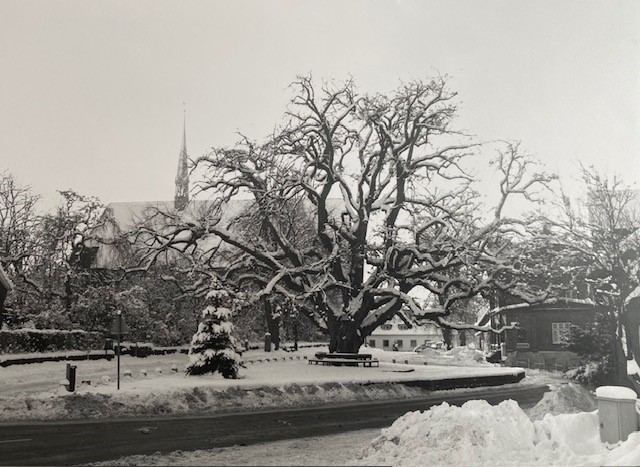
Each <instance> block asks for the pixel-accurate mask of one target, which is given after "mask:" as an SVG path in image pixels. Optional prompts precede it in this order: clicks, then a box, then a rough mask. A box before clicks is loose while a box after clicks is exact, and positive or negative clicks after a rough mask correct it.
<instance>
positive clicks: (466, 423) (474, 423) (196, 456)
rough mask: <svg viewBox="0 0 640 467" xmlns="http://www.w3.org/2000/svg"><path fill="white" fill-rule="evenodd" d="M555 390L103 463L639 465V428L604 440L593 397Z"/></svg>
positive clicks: (570, 387) (577, 390) (574, 389)
mask: <svg viewBox="0 0 640 467" xmlns="http://www.w3.org/2000/svg"><path fill="white" fill-rule="evenodd" d="M553 389H554V390H553V391H552V392H548V393H546V394H545V396H544V397H543V399H542V400H541V401H540V402H539V403H538V404H537V405H536V406H535V407H533V408H532V409H529V410H527V411H526V413H525V411H523V410H522V409H521V408H520V407H519V406H518V404H517V403H516V402H514V401H505V402H503V403H501V404H500V405H498V406H490V405H489V404H487V403H486V402H484V401H470V402H468V403H466V404H464V405H463V406H462V407H452V406H449V405H448V404H446V403H445V404H441V405H439V406H435V407H432V408H431V409H429V410H426V411H423V412H409V413H407V414H405V415H404V416H402V417H400V418H399V419H398V420H396V421H395V422H394V423H393V424H392V425H391V427H389V428H385V429H382V430H363V431H356V432H352V433H345V434H339V435H330V436H324V437H320V438H318V437H315V438H304V439H297V440H288V441H278V442H273V443H263V444H257V445H253V446H232V447H228V448H217V449H211V450H200V451H193V452H182V451H176V452H173V453H170V454H156V455H152V456H129V457H125V458H121V459H118V460H115V461H109V462H105V463H102V465H393V466H432V465H436V466H460V465H464V466H476V465H478V466H479V465H483V466H485V465H492V466H493V465H506V466H533V465H540V466H547V465H548V466H556V465H557V466H574V465H576V466H577V465H583V466H592V465H593V466H596V465H640V432H636V433H633V434H631V436H630V437H629V438H628V439H627V440H626V441H625V442H620V443H618V444H616V445H605V444H603V443H601V442H600V438H599V432H598V415H597V412H596V411H593V409H594V408H595V400H594V398H593V396H592V395H591V394H590V393H589V392H588V391H586V390H584V389H583V388H581V387H580V386H578V385H574V384H564V385H555V386H554V387H553ZM327 446H331V449H327Z"/></svg>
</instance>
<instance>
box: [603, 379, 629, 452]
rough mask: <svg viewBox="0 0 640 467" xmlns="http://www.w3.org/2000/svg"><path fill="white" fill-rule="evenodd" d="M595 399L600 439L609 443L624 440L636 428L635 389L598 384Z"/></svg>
mask: <svg viewBox="0 0 640 467" xmlns="http://www.w3.org/2000/svg"><path fill="white" fill-rule="evenodd" d="M596 399H597V401H598V420H599V422H600V440H601V441H602V442H603V443H610V444H615V443H617V442H618V441H626V440H627V437H628V436H629V434H631V433H633V432H634V431H636V430H637V429H638V419H637V416H636V393H635V391H634V390H633V389H629V388H625V387H623V386H600V387H599V388H597V389H596Z"/></svg>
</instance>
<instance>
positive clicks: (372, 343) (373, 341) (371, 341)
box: [369, 339, 376, 347]
mask: <svg viewBox="0 0 640 467" xmlns="http://www.w3.org/2000/svg"><path fill="white" fill-rule="evenodd" d="M375 346H376V340H375V339H369V347H375Z"/></svg>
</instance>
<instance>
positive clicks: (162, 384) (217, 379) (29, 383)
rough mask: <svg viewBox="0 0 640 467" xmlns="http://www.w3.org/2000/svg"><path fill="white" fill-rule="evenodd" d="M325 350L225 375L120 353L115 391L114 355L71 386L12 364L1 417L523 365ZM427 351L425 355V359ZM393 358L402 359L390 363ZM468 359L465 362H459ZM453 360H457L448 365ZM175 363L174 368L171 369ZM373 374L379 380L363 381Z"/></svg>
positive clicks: (283, 401) (102, 413)
mask: <svg viewBox="0 0 640 467" xmlns="http://www.w3.org/2000/svg"><path fill="white" fill-rule="evenodd" d="M323 350H326V348H318V347H315V348H305V349H302V350H301V351H300V352H297V353H288V352H284V351H278V352H270V353H265V352H260V351H252V352H247V353H245V355H244V357H245V361H246V362H247V368H246V369H245V370H243V372H242V374H241V376H242V378H240V379H224V378H222V377H221V376H220V375H217V374H216V375H203V376H190V377H187V376H185V375H184V373H183V369H184V365H185V364H186V360H187V359H186V356H185V355H167V356H155V357H148V358H142V359H140V358H133V357H129V356H124V357H122V373H123V374H124V373H125V371H126V372H130V374H131V376H126V377H125V376H123V377H122V381H121V389H120V390H119V391H117V390H116V385H115V379H116V378H115V373H116V371H115V366H116V365H115V362H113V361H112V362H106V361H81V362H74V364H75V365H76V366H77V367H78V370H77V383H78V387H77V390H76V392H75V393H68V392H66V391H65V390H64V389H62V388H60V386H59V381H60V380H61V379H62V378H63V377H64V371H65V367H66V364H65V363H64V362H48V363H39V364H31V365H20V366H10V367H6V368H1V369H0V393H1V394H2V396H0V420H38V419H65V418H72V419H79V418H80V419H82V418H102V417H127V416H153V415H156V414H163V415H167V414H194V413H201V414H204V413H216V412H221V411H229V410H239V409H254V408H269V407H280V406H282V407H294V406H307V405H315V404H323V403H328V402H332V403H336V402H347V401H354V400H367V399H368V400H375V399H378V400H379V399H390V398H395V399H398V398H407V397H417V396H422V395H424V394H425V392H426V391H425V390H424V389H421V388H417V387H407V386H404V385H401V384H395V383H397V382H402V381H411V380H421V379H431V380H433V379H443V378H455V377H472V376H484V375H492V374H493V375H497V374H513V373H514V372H519V371H521V369H514V368H503V367H499V366H495V365H491V364H486V363H483V362H480V361H477V360H478V358H477V357H478V355H477V353H476V352H475V351H472V350H468V349H467V350H465V349H456V350H454V351H451V352H436V353H431V354H429V355H428V356H427V357H425V356H424V355H422V354H415V353H409V352H383V351H380V350H372V353H375V357H376V358H378V359H379V360H380V362H381V363H380V367H379V368H362V367H358V368H354V367H332V366H326V367H325V366H316V365H309V364H308V362H307V360H305V358H304V357H307V358H309V357H310V356H313V355H314V354H315V353H316V352H317V351H323ZM367 350H371V349H367ZM438 356H440V360H438V359H437V357H438ZM425 358H429V360H430V362H429V363H428V364H427V365H425V364H424V360H425ZM394 359H395V360H396V362H402V363H393V360H394ZM465 359H466V361H467V362H468V366H459V365H461V364H462V363H463V362H464V361H465ZM451 360H455V361H456V363H457V365H458V366H456V365H453V366H452V365H450V362H451ZM250 361H251V362H253V363H249V362H250ZM405 361H409V362H410V363H409V364H406V363H404V362H405ZM412 362H413V363H412ZM437 363H440V364H437ZM175 368H177V369H178V371H179V373H174V371H173V369H175ZM537 374H538V375H539V376H538V378H539V379H536V372H535V371H532V370H527V377H526V378H525V380H524V382H523V383H519V384H546V383H548V382H549V381H550V380H552V379H553V378H550V375H549V374H548V373H544V372H542V373H540V372H538V373H537ZM529 375H531V376H529ZM83 380H91V384H90V385H89V384H82V383H81V382H82V381H83ZM373 382H375V383H377V384H373V385H372V384H363V383H373Z"/></svg>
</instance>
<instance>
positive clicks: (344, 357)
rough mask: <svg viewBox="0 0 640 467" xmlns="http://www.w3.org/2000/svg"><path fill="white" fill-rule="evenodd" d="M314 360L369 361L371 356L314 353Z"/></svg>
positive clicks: (363, 354)
mask: <svg viewBox="0 0 640 467" xmlns="http://www.w3.org/2000/svg"><path fill="white" fill-rule="evenodd" d="M316 358H317V359H319V360H322V359H323V358H331V359H337V358H342V359H351V360H371V359H372V355H371V354H370V353H340V352H333V353H326V352H318V353H316Z"/></svg>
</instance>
